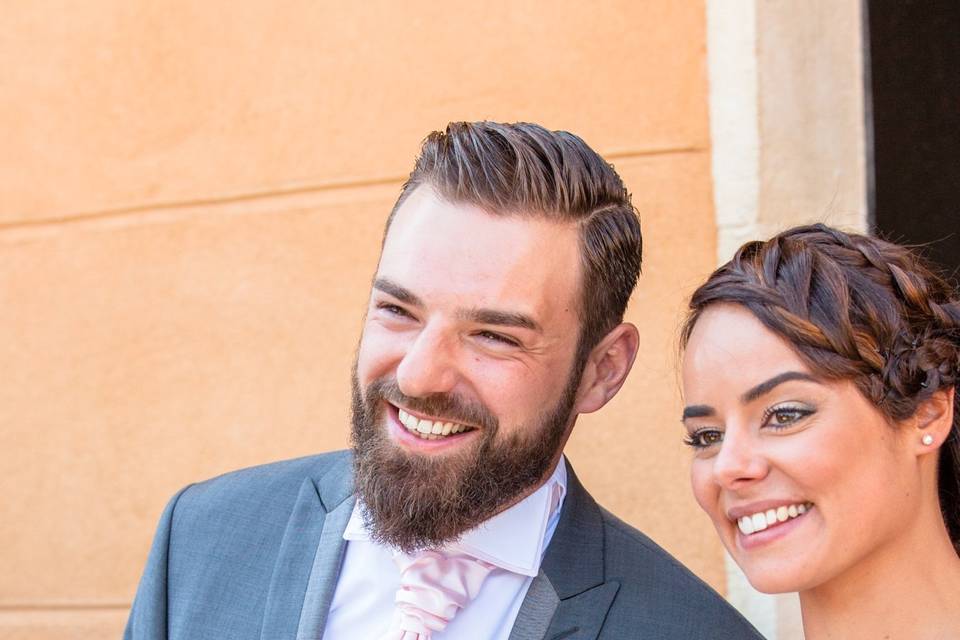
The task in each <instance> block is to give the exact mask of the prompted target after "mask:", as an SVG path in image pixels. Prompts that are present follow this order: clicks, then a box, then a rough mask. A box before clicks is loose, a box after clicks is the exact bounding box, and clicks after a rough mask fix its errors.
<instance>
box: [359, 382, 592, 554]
mask: <svg viewBox="0 0 960 640" xmlns="http://www.w3.org/2000/svg"><path fill="white" fill-rule="evenodd" d="M579 382H580V371H579V370H574V371H573V372H571V376H570V379H569V380H568V382H567V388H566V389H565V390H564V392H563V394H562V396H561V397H560V400H559V401H558V402H557V404H556V405H555V406H554V407H552V409H551V410H550V411H549V412H546V413H544V414H541V415H542V417H541V419H540V420H539V421H538V423H537V424H535V425H527V426H523V427H521V428H519V429H517V430H516V432H515V433H514V434H512V435H511V436H510V437H509V438H502V439H499V440H498V438H497V432H498V431H499V424H498V422H497V420H496V418H495V417H494V416H493V415H492V414H491V413H490V411H489V410H487V409H486V407H484V406H482V405H480V404H470V403H466V402H464V401H463V400H461V399H460V398H458V397H456V396H451V395H447V394H437V395H432V396H429V397H426V398H411V397H409V396H405V395H404V394H403V393H401V392H400V390H399V389H398V387H397V384H396V381H395V380H394V379H392V378H389V379H388V378H381V379H378V380H375V381H374V382H372V383H371V384H370V385H369V387H368V388H367V390H366V393H364V392H362V391H361V390H360V385H359V381H358V379H357V374H356V370H354V374H353V425H352V430H351V440H352V442H353V451H354V476H355V478H354V480H355V485H356V491H357V494H358V496H359V498H360V501H361V504H362V505H363V507H364V519H365V521H366V524H367V528H368V529H369V530H370V535H371V537H372V539H373V540H375V541H376V542H379V543H382V544H385V545H389V546H392V547H394V548H397V549H400V550H402V551H404V552H407V553H409V552H413V551H417V550H420V549H427V548H438V547H442V546H443V545H445V544H447V543H450V542H453V541H456V540H458V539H459V538H460V536H461V535H462V534H463V533H465V532H466V531H469V530H470V529H472V528H473V527H475V526H477V525H479V524H480V523H481V522H483V521H484V520H487V519H488V518H490V517H491V516H493V515H495V514H496V513H498V512H499V511H501V510H502V509H503V508H504V507H505V506H507V505H509V504H510V503H512V502H514V501H515V500H516V499H517V498H519V497H520V496H521V495H522V494H523V493H524V492H526V491H528V490H529V489H530V488H532V487H533V486H534V485H536V484H537V483H538V482H540V481H541V480H542V479H543V476H544V475H545V474H546V472H547V471H548V468H549V466H550V463H551V462H552V461H553V460H554V458H555V456H556V455H557V454H558V453H559V450H560V447H561V446H562V445H563V442H564V439H565V436H566V432H567V427H568V425H569V422H570V415H571V411H572V409H573V403H574V399H575V396H576V390H577V387H578V386H579ZM384 401H386V402H390V403H391V404H394V405H400V406H403V407H405V408H407V409H410V410H413V411H417V412H419V413H424V414H428V415H435V416H438V417H443V418H445V419H446V420H448V421H452V422H463V423H467V424H472V425H479V427H480V433H479V434H477V435H478V436H479V437H477V438H476V443H475V445H474V446H472V447H469V448H466V449H464V450H462V451H458V452H457V453H455V454H451V455H442V456H437V457H432V456H426V455H419V454H414V453H408V452H406V451H404V450H403V449H401V448H400V447H399V446H398V445H396V444H395V443H393V442H392V441H391V439H390V436H389V435H387V433H386V427H385V424H384V416H383V414H384Z"/></svg>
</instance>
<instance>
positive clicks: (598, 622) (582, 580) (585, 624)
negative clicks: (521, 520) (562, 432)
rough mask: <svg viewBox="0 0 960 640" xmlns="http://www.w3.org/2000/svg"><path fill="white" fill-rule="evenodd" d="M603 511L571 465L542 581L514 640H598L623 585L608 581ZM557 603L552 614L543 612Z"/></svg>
mask: <svg viewBox="0 0 960 640" xmlns="http://www.w3.org/2000/svg"><path fill="white" fill-rule="evenodd" d="M603 554H604V537H603V518H602V516H601V514H600V507H598V506H597V503H596V502H594V500H593V498H591V497H590V494H588V493H587V491H586V490H585V489H584V488H583V485H581V484H580V481H579V480H578V479H577V476H576V474H574V473H573V469H572V468H571V467H570V465H569V464H567V496H566V498H565V499H564V503H563V512H562V514H561V515H560V522H559V523H558V524H557V530H556V532H555V533H554V534H553V539H552V540H551V541H550V546H549V548H548V549H547V554H546V556H545V557H544V559H543V565H542V566H541V570H540V575H538V576H537V577H536V578H534V580H533V583H531V585H530V590H529V591H528V592H527V595H526V597H525V598H524V600H523V605H522V606H521V607H520V612H519V613H518V615H517V621H516V623H514V631H513V632H512V633H511V634H510V640H521V639H522V640H528V639H529V640H533V639H534V638H536V639H537V640H541V639H543V640H595V638H596V637H597V635H598V634H599V633H600V628H601V627H602V626H603V621H604V619H605V618H606V617H607V611H608V610H609V609H610V605H611V604H612V603H613V599H614V597H615V596H616V595H617V591H618V590H619V589H620V584H619V583H618V582H615V581H605V579H604V557H603ZM550 602H554V603H555V607H553V608H552V609H551V607H549V606H545V605H547V604H548V603H550Z"/></svg>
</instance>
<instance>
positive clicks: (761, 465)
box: [713, 428, 770, 489]
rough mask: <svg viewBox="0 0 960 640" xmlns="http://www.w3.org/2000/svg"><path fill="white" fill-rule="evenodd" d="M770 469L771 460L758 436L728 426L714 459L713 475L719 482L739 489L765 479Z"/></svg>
mask: <svg viewBox="0 0 960 640" xmlns="http://www.w3.org/2000/svg"><path fill="white" fill-rule="evenodd" d="M769 470H770V463H769V460H768V459H767V458H766V456H765V455H764V452H763V450H762V447H761V446H760V443H759V442H757V440H756V437H755V436H754V435H753V434H750V433H748V432H745V431H741V430H738V429H730V428H728V429H727V431H726V433H725V434H724V438H723V442H722V443H721V444H720V451H719V452H717V455H716V457H715V458H714V461H713V475H714V477H715V479H716V481H717V484H719V485H720V486H722V487H725V488H727V489H737V488H740V487H742V486H744V485H746V484H749V483H751V482H753V481H756V480H761V479H763V478H764V477H766V475H767V473H768V472H769Z"/></svg>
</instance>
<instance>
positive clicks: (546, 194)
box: [385, 122, 642, 367]
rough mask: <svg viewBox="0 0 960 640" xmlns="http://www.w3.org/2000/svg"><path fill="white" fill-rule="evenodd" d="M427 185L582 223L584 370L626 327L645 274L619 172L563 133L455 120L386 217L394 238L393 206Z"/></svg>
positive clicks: (455, 198) (499, 211)
mask: <svg viewBox="0 0 960 640" xmlns="http://www.w3.org/2000/svg"><path fill="white" fill-rule="evenodd" d="M421 185H429V186H430V187H431V188H433V189H434V190H435V191H436V192H437V194H438V195H439V196H440V197H441V198H443V199H445V200H448V201H450V202H454V203H466V204H472V205H476V206H478V207H480V208H482V209H484V210H485V211H487V212H488V213H490V214H492V215H518V216H537V217H541V218H546V219H549V220H556V221H559V222H573V223H576V224H577V225H578V226H579V229H580V256H581V263H582V266H583V269H582V271H583V283H582V289H583V290H582V295H581V296H580V300H581V302H580V309H579V316H580V322H581V330H580V337H579V345H578V348H577V364H578V367H582V365H583V363H584V362H585V361H586V357H587V355H589V353H590V350H591V349H593V347H594V346H596V345H597V343H598V342H599V341H600V340H601V338H603V336H605V335H606V334H607V333H608V332H609V331H610V330H611V329H613V328H614V327H615V326H616V325H617V324H619V323H620V322H621V321H622V320H623V314H624V311H625V309H626V307H627V301H628V300H629V299H630V294H631V293H632V292H633V288H634V286H636V283H637V278H638V276H639V274H640V261H641V253H642V238H641V235H640V221H639V218H638V216H637V211H636V209H635V208H634V207H633V205H632V204H631V202H630V194H629V193H628V192H627V189H626V187H624V185H623V181H622V180H621V179H620V176H619V175H617V172H616V171H615V170H614V168H613V167H612V166H611V165H610V164H609V163H607V162H606V161H605V160H604V159H603V158H601V157H600V156H599V155H598V154H597V152H596V151H594V150H593V149H591V148H590V147H589V146H587V144H586V143H585V142H584V141H583V140H581V139H580V138H579V137H577V136H575V135H573V134H572V133H568V132H566V131H549V130H547V129H544V128H543V127H541V126H539V125H536V124H529V123H522V122H520V123H513V124H503V123H498V122H451V123H450V124H449V125H447V128H446V130H444V131H434V132H433V133H431V134H430V135H429V136H427V138H426V140H424V142H423V146H422V147H421V149H420V154H419V156H418V157H417V161H416V164H415V166H414V168H413V171H412V172H411V173H410V177H409V179H408V180H407V181H406V183H405V184H404V185H403V189H402V191H401V192H400V197H399V199H398V200H397V203H396V204H395V205H394V207H393V211H391V212H390V217H389V218H388V220H387V230H388V231H389V229H390V223H391V222H392V221H393V216H394V215H395V214H396V212H397V209H398V208H399V207H400V205H401V204H403V202H404V201H405V200H406V198H407V196H409V195H410V194H411V193H412V192H413V191H414V189H416V188H417V187H419V186H421ZM385 237H386V236H385ZM549 259H550V256H544V260H549Z"/></svg>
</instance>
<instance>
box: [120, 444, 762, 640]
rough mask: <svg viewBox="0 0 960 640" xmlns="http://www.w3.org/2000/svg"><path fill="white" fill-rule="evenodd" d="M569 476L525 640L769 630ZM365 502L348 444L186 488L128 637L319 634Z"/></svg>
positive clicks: (662, 637)
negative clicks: (349, 532) (357, 510)
mask: <svg viewBox="0 0 960 640" xmlns="http://www.w3.org/2000/svg"><path fill="white" fill-rule="evenodd" d="M568 474H569V475H568V486H567V497H566V498H565V500H564V504H563V510H562V513H561V516H560V522H559V524H558V525H557V529H556V532H555V533H554V536H553V540H552V541H551V543H550V546H549V548H548V549H547V553H546V556H545V557H544V562H543V565H542V568H541V571H540V575H538V576H537V577H536V578H534V580H533V583H532V584H531V586H530V590H529V591H528V592H527V596H526V598H525V599H524V602H523V605H522V607H521V609H520V612H519V614H518V616H517V620H516V623H515V624H514V628H513V632H512V633H511V636H510V638H511V640H534V639H536V640H541V639H543V640H561V639H563V640H587V639H590V640H598V639H603V640H612V639H614V638H637V639H649V640H692V639H696V638H709V639H711V640H745V639H746V640H749V639H760V638H761V636H760V635H759V634H758V633H757V632H756V631H755V630H754V629H753V627H751V626H750V625H749V624H748V623H747V622H746V621H745V620H744V619H743V618H742V617H741V616H740V614H738V613H737V612H736V611H735V610H734V609H732V608H731V607H730V606H729V605H727V603H726V602H724V600H723V599H722V598H720V596H718V595H717V594H716V593H715V592H713V591H712V590H711V589H710V588H709V587H708V586H706V585H705V584H704V583H703V582H701V581H700V580H699V579H698V578H697V577H695V576H694V575H693V574H692V573H690V572H689V571H688V570H687V569H686V568H684V567H683V566H681V565H680V564H679V563H678V562H677V561H676V560H674V559H673V558H672V557H671V556H670V555H668V554H667V553H666V552H665V551H663V550H662V549H661V548H660V547H658V546H657V545H656V544H654V543H653V542H652V541H651V540H650V539H649V538H647V537H646V536H644V535H643V534H642V533H640V532H639V531H637V530H636V529H633V528H632V527H630V526H628V525H627V524H625V523H623V522H621V521H620V520H618V519H617V518H615V517H614V516H613V515H611V514H610V513H608V512H606V511H605V510H603V509H601V508H600V507H599V506H597V503H596V502H594V500H593V498H591V497H590V495H589V494H588V493H587V492H586V490H584V488H583V486H582V485H581V484H580V483H579V481H578V480H577V477H576V475H574V473H573V470H572V469H570V468H569V467H568ZM353 503H354V499H353V483H352V468H351V460H350V454H349V453H347V452H336V453H329V454H322V455H319V456H311V457H308V458H300V459H297V460H290V461H286V462H279V463H274V464H270V465H265V466H261V467H254V468H251V469H244V470H242V471H236V472H233V473H229V474H227V475H224V476H220V477H218V478H214V479H212V480H208V481H206V482H203V483H200V484H196V485H191V486H189V487H187V488H185V489H184V490H182V491H181V492H180V493H178V494H177V495H176V496H174V497H173V499H172V500H171V501H170V503H169V504H168V505H167V508H166V509H165V510H164V512H163V516H162V517H161V519H160V525H159V527H158V529H157V534H156V537H155V539H154V541H153V547H152V548H151V550H150V556H149V559H148V561H147V566H146V569H145V570H144V573H143V577H142V579H141V581H140V586H139V588H138V590H137V596H136V599H135V601H134V603H133V608H132V610H131V612H130V619H129V621H128V623H127V629H126V633H125V634H124V638H125V639H126V640H165V639H170V640H185V639H188V638H189V639H197V640H213V639H217V640H222V639H230V640H247V639H249V640H253V639H259V640H286V639H289V640H294V639H296V640H307V639H310V640H318V639H319V638H320V634H322V633H323V629H324V624H325V621H326V615H327V611H328V610H329V607H330V601H331V599H332V598H333V592H334V588H335V586H336V583H337V576H338V574H339V571H340V564H341V561H342V557H343V551H344V547H345V545H344V540H343V538H342V534H343V530H344V529H345V527H346V525H347V521H348V520H349V518H350V513H351V511H352V510H353ZM336 640H340V639H336ZM358 640H364V639H358ZM464 640H483V639H481V638H477V639H464Z"/></svg>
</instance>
